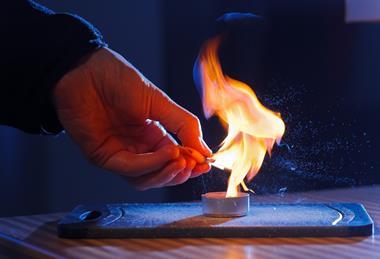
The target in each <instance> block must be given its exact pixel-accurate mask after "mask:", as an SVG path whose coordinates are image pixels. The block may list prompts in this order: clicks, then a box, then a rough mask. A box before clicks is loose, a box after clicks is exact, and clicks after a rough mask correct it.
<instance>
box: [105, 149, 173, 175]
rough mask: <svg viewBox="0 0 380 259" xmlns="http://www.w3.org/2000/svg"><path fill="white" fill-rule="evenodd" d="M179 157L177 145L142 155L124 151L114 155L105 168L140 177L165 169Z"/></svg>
mask: <svg viewBox="0 0 380 259" xmlns="http://www.w3.org/2000/svg"><path fill="white" fill-rule="evenodd" d="M179 155H180V153H179V149H178V147H177V146H175V145H165V146H162V147H161V148H159V149H158V150H157V151H155V152H151V153H142V154H135V153H132V152H129V151H126V150H122V151H119V152H118V153H116V154H114V155H112V156H111V157H110V158H109V159H108V160H107V161H106V162H105V163H104V165H103V167H104V168H105V169H108V170H111V171H115V172H118V173H120V174H123V175H125V176H128V177H139V176H142V175H145V174H148V173H151V172H154V171H157V170H159V169H161V168H163V167H164V166H165V165H166V164H167V163H168V162H169V161H170V160H173V159H176V158H178V157H179Z"/></svg>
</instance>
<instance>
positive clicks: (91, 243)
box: [0, 186, 380, 259]
mask: <svg viewBox="0 0 380 259" xmlns="http://www.w3.org/2000/svg"><path fill="white" fill-rule="evenodd" d="M254 199H255V200H257V201H259V202H271V203H273V202H313V201H318V202H336V201H337V202H358V203H362V204H363V205H364V206H365V207H366V209H367V211H368V212H369V214H370V215H371V217H372V219H373V220H374V222H375V234H374V235H373V236H370V237H354V238H182V239H178V238H177V239H96V240H95V239H87V240H79V239H77V240H75V239H60V238H58V237H57V236H56V224H57V221H58V220H59V218H60V217H62V216H63V215H64V214H63V213H55V214H46V215H33V216H21V217H11V218H1V219H0V253H2V254H4V255H8V256H9V257H13V256H23V255H24V256H25V255H28V256H31V257H38V258H41V257H55V258H65V257H68V258H165V259H166V258H198V259H201V258H380V229H379V228H378V227H377V226H378V224H379V223H380V202H379V200H380V186H372V187H361V188H356V189H338V190H328V191H318V192H310V193H294V194H289V195H286V194H285V195H282V196H280V195H270V196H254Z"/></svg>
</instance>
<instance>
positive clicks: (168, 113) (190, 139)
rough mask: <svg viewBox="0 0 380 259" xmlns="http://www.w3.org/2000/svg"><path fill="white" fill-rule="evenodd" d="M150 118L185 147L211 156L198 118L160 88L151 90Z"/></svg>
mask: <svg viewBox="0 0 380 259" xmlns="http://www.w3.org/2000/svg"><path fill="white" fill-rule="evenodd" d="M151 90H152V93H151V94H152V97H151V105H150V107H151V109H150V111H149V114H150V117H151V118H152V119H154V120H157V121H159V122H160V123H161V124H162V125H164V127H165V128H166V129H167V130H168V131H170V132H173V133H175V134H177V136H178V138H179V139H180V140H181V142H182V144H183V145H184V146H188V147H192V148H194V149H196V150H197V151H199V152H200V153H202V154H203V155H204V156H210V155H211V154H212V153H211V150H210V148H209V147H208V146H207V144H206V143H205V142H204V141H203V139H202V130H201V125H200V122H199V120H198V118H197V117H196V116H195V115H194V114H192V113H190V112H189V111H187V110H186V109H185V108H183V107H181V106H179V105H178V104H176V103H175V102H174V101H172V100H171V99H170V98H169V97H168V96H167V95H166V94H165V93H164V92H162V91H161V90H160V89H158V88H151Z"/></svg>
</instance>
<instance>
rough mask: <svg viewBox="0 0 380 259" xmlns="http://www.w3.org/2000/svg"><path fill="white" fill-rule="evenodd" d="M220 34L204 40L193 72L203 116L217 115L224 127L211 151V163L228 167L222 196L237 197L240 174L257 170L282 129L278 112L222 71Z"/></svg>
mask: <svg viewBox="0 0 380 259" xmlns="http://www.w3.org/2000/svg"><path fill="white" fill-rule="evenodd" d="M219 44H220V37H215V38H213V39H211V40H209V41H207V42H206V43H205V45H204V46H203V48H202V50H201V52H200V54H199V56H198V59H197V61H196V64H195V70H194V73H195V74H194V75H195V78H197V79H199V82H197V83H199V84H200V86H201V89H202V102H203V110H204V113H205V116H206V117H207V118H210V117H211V116H213V115H216V116H218V118H219V119H220V120H221V122H222V123H223V125H225V126H226V128H227V129H228V134H227V137H226V138H225V139H224V140H223V142H222V143H221V147H220V148H219V150H218V151H217V152H216V153H215V154H214V156H213V159H215V162H214V163H213V166H216V167H218V168H220V169H230V170H231V174H230V177H229V180H228V188H227V192H226V197H238V196H239V193H238V189H239V185H241V184H242V185H243V188H244V189H245V185H244V182H243V181H244V178H245V177H247V179H248V181H249V180H251V179H252V178H253V177H254V176H255V175H256V174H257V173H258V171H259V169H260V167H261V165H262V162H263V160H264V158H265V154H266V152H268V153H269V154H270V152H271V150H272V147H273V145H274V143H275V142H277V143H279V142H280V140H281V137H282V135H283V134H284V132H285V124H284V122H283V121H282V119H281V117H280V114H279V113H275V112H273V111H271V110H269V109H267V108H266V107H264V106H263V105H262V104H261V103H260V101H259V100H258V99H257V97H256V94H255V93H254V91H253V90H252V89H251V88H250V87H249V86H248V85H246V84H244V83H242V82H240V81H237V80H235V79H232V78H230V77H228V76H225V75H224V74H223V71H222V69H221V65H220V62H219V58H218V54H217V51H218V47H219Z"/></svg>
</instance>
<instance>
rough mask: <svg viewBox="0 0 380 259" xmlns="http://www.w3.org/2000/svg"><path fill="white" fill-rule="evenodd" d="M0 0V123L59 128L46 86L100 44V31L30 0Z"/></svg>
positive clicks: (38, 131)
mask: <svg viewBox="0 0 380 259" xmlns="http://www.w3.org/2000/svg"><path fill="white" fill-rule="evenodd" d="M0 6H1V11H0V21H1V23H0V35H1V38H0V47H1V48H0V51H1V56H0V71H1V72H0V73H1V74H0V75H1V76H0V124H3V125H9V126H13V127H16V128H18V129H20V130H23V131H25V132H29V133H34V134H41V133H42V134H44V133H45V134H46V133H51V134H56V133H59V132H60V131H62V126H61V124H60V123H59V121H58V118H57V115H56V112H55V109H54V107H53V104H52V101H51V96H50V95H51V90H52V88H53V87H54V85H55V84H56V83H57V82H58V80H59V79H60V78H61V77H62V76H63V75H65V74H66V73H67V72H68V71H70V70H71V69H72V68H74V67H75V66H76V65H77V64H78V62H79V61H80V60H81V59H82V58H84V57H86V56H87V55H89V54H90V53H92V52H94V51H95V50H96V49H98V48H99V47H102V46H105V43H104V41H103V40H102V36H101V35H100V34H99V32H98V31H97V30H96V29H95V28H94V27H93V26H92V25H91V24H89V23H88V22H86V21H85V20H84V19H82V18H80V17H78V16H75V15H70V14H59V13H54V12H53V11H51V10H49V9H47V8H45V7H43V6H41V5H39V4H36V3H35V2H32V1H26V0H7V1H4V2H2V3H1V4H0Z"/></svg>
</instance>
